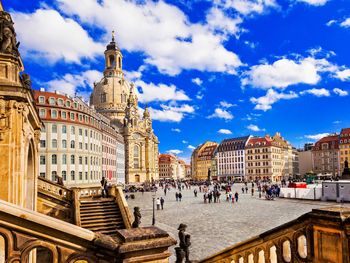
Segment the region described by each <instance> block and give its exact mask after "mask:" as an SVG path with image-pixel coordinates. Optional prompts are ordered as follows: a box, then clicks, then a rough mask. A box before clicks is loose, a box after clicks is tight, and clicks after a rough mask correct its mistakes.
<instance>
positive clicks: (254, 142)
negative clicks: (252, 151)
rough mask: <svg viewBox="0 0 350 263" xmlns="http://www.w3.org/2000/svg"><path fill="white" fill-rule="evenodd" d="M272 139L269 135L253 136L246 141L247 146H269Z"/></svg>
mask: <svg viewBox="0 0 350 263" xmlns="http://www.w3.org/2000/svg"><path fill="white" fill-rule="evenodd" d="M271 143H272V139H271V138H270V137H253V138H250V139H249V141H248V143H247V146H246V147H247V148H251V147H257V146H271Z"/></svg>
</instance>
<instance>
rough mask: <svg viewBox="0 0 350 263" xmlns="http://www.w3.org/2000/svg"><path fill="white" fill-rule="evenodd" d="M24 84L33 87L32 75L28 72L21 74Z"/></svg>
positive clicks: (29, 87) (27, 87)
mask: <svg viewBox="0 0 350 263" xmlns="http://www.w3.org/2000/svg"><path fill="white" fill-rule="evenodd" d="M21 80H22V84H23V86H24V87H25V88H26V89H31V88H32V81H31V80H30V76H29V74H27V73H23V74H22V76H21Z"/></svg>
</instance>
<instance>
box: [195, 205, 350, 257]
mask: <svg viewBox="0 0 350 263" xmlns="http://www.w3.org/2000/svg"><path fill="white" fill-rule="evenodd" d="M349 236H350V208H349V207H348V208H344V207H330V208H324V209H314V210H312V212H310V213H307V214H304V215H302V216H301V217H299V218H297V219H295V220H293V221H291V222H288V223H286V224H284V225H281V226H279V227H276V228H274V229H272V230H269V231H267V232H265V233H263V234H261V235H259V236H256V237H253V238H250V239H249V240H246V241H244V242H241V243H238V244H236V245H233V246H231V247H229V248H227V249H224V250H223V251H221V252H219V253H217V254H215V255H212V256H210V257H207V258H205V259H203V260H201V261H200V262H202V263H204V262H205V263H209V262H210V263H214V262H215V263H247V262H248V263H254V262H255V263H265V262H266V263H267V262H269V263H270V262H271V263H277V262H278V263H279V262H283V263H285V262H293V263H298V262H314V263H318V262H334V263H335V262H336V263H346V262H350V254H349V248H350V247H349V246H350V245H349V244H350V242H349V241H350V238H349Z"/></svg>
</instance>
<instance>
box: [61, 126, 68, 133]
mask: <svg viewBox="0 0 350 263" xmlns="http://www.w3.org/2000/svg"><path fill="white" fill-rule="evenodd" d="M62 133H67V126H66V125H62Z"/></svg>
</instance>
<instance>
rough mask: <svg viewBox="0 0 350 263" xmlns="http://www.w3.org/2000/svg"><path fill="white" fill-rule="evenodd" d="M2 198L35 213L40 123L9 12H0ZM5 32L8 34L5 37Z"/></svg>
mask: <svg viewBox="0 0 350 263" xmlns="http://www.w3.org/2000/svg"><path fill="white" fill-rule="evenodd" d="M0 22H1V23H2V27H3V30H2V34H3V35H2V36H1V38H0V39H1V40H0V47H1V49H0V152H1V162H0V199H2V200H5V201H7V202H11V203H14V204H16V205H19V206H22V207H25V208H28V209H31V210H35V209H36V199H37V189H36V184H37V176H38V142H39V136H40V128H41V121H40V119H39V116H38V113H37V110H36V108H35V105H34V101H33V100H34V98H33V94H32V90H31V81H30V78H29V75H28V74H22V77H21V76H20V74H19V73H20V72H21V71H23V69H24V68H23V64H22V61H21V58H20V55H19V52H18V49H17V46H18V45H14V43H16V42H17V41H16V33H15V30H14V27H13V25H14V24H13V22H12V19H11V16H10V14H9V13H7V12H5V11H2V12H1V13H0ZM4 31H6V35H5V34H4Z"/></svg>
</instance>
